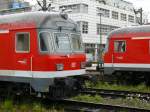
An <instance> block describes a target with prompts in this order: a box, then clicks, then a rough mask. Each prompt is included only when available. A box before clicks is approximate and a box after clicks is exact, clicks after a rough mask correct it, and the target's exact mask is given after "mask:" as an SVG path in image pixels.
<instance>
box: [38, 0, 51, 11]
mask: <svg viewBox="0 0 150 112" xmlns="http://www.w3.org/2000/svg"><path fill="white" fill-rule="evenodd" d="M36 1H37V3H38V5H39V6H40V7H41V9H39V10H42V11H48V10H49V9H50V7H51V3H47V0H42V2H40V1H39V0H36ZM49 1H50V2H52V0H49Z"/></svg>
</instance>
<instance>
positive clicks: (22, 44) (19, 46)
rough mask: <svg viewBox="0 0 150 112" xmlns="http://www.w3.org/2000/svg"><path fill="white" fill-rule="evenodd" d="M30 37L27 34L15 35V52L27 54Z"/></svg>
mask: <svg viewBox="0 0 150 112" xmlns="http://www.w3.org/2000/svg"><path fill="white" fill-rule="evenodd" d="M29 38H30V36H29V33H18V34H16V52H29V51H30V44H29V43H30V40H29Z"/></svg>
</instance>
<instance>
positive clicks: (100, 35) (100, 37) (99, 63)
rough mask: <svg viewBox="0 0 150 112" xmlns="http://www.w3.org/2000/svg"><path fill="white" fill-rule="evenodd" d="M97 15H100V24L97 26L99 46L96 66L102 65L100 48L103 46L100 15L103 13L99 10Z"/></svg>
mask: <svg viewBox="0 0 150 112" xmlns="http://www.w3.org/2000/svg"><path fill="white" fill-rule="evenodd" d="M98 15H99V16H100V24H99V25H100V26H99V39H100V46H99V55H98V58H97V61H98V68H100V67H102V49H103V46H102V15H103V12H99V13H98Z"/></svg>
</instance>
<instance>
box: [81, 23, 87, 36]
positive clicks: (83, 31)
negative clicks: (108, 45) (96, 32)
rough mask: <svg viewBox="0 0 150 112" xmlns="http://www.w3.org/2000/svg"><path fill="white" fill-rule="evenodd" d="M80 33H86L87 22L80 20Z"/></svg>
mask: <svg viewBox="0 0 150 112" xmlns="http://www.w3.org/2000/svg"><path fill="white" fill-rule="evenodd" d="M82 33H85V34H87V33H88V22H84V21H83V22H82Z"/></svg>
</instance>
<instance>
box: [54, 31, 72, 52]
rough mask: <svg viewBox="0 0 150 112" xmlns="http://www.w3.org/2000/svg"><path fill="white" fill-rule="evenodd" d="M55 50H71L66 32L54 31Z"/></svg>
mask: <svg viewBox="0 0 150 112" xmlns="http://www.w3.org/2000/svg"><path fill="white" fill-rule="evenodd" d="M54 38H55V45H56V52H71V45H70V41H69V36H68V34H65V33H55V34H54Z"/></svg>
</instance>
